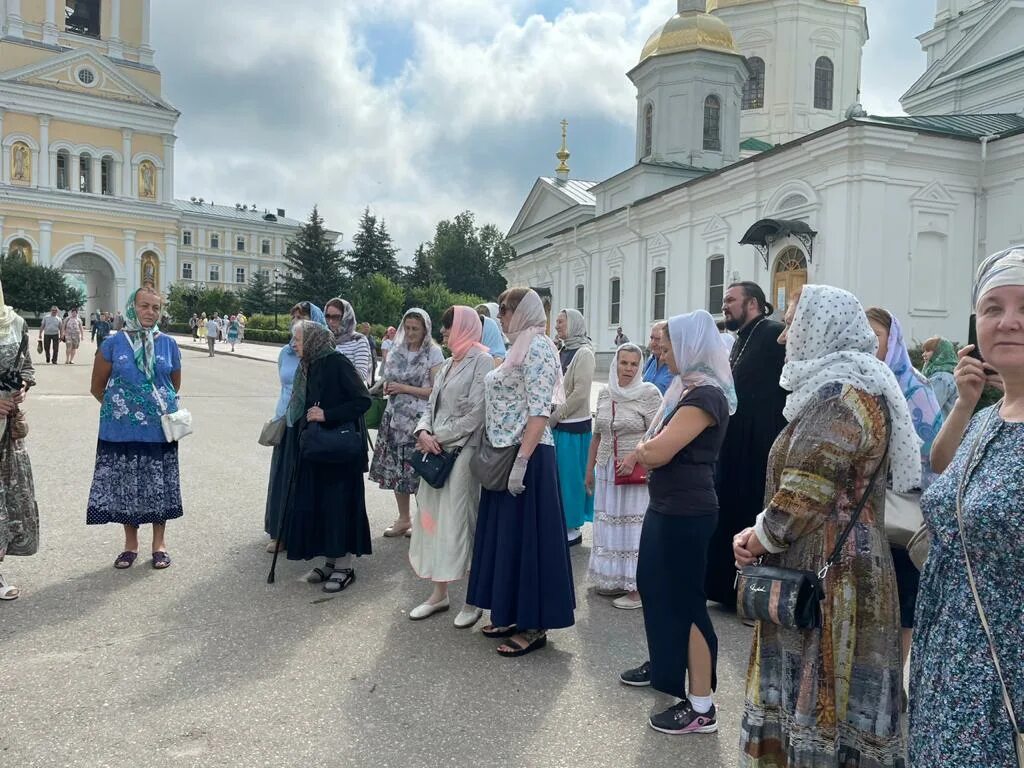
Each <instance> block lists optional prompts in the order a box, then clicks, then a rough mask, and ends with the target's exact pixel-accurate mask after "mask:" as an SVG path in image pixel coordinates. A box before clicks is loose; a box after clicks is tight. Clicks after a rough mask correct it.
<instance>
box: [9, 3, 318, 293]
mask: <svg viewBox="0 0 1024 768" xmlns="http://www.w3.org/2000/svg"><path fill="white" fill-rule="evenodd" d="M150 7H151V0H0V33H2V35H0V147H2V153H3V165H2V178H0V248H2V249H3V250H4V251H5V252H8V253H21V254H22V255H24V256H25V257H26V258H27V259H29V260H30V261H32V262H34V263H37V264H43V265H46V266H53V267H56V268H58V269H61V270H62V271H63V272H64V273H65V276H66V277H67V279H68V280H69V281H70V282H72V283H74V284H77V285H78V286H79V287H80V288H81V289H82V290H83V291H84V293H85V295H86V297H87V300H86V306H85V310H86V311H87V312H92V311H94V310H98V309H103V310H116V309H120V308H121V307H123V306H124V304H125V302H126V301H127V298H128V296H129V295H130V293H131V292H132V291H133V290H135V289H136V288H137V287H139V286H140V285H142V284H143V283H152V284H153V285H154V286H155V287H157V288H159V289H161V290H163V291H167V290H168V288H169V287H170V285H171V284H173V283H176V282H180V281H185V282H191V283H202V284H205V285H208V286H211V287H214V286H215V287H219V288H228V289H236V290H237V289H240V288H242V287H244V285H245V284H246V283H247V282H248V280H249V278H250V277H252V275H253V274H255V272H256V271H261V272H264V274H266V275H268V276H270V275H271V273H272V271H273V270H274V268H275V267H280V266H281V264H282V256H281V254H282V253H283V252H284V249H285V247H286V242H287V240H288V239H289V238H290V237H291V236H292V235H294V233H295V232H296V230H297V229H298V227H299V226H301V223H302V222H300V221H297V220H294V219H288V218H286V217H285V212H284V211H283V210H280V209H277V210H276V211H275V212H273V213H271V212H270V211H258V210H256V207H255V205H253V206H247V205H246V206H243V205H233V206H224V205H220V206H217V205H213V204H212V203H208V202H206V201H205V200H202V199H197V198H192V199H190V200H176V199H175V198H174V145H175V126H176V125H177V122H178V118H179V117H180V113H179V112H178V111H177V110H176V109H175V108H174V106H173V105H171V104H170V103H168V102H167V100H166V99H165V98H164V97H163V87H162V78H161V74H160V70H158V69H157V68H156V66H155V65H154V51H153V48H152V47H151V46H150V24H151V22H150ZM225 309H234V308H225Z"/></svg>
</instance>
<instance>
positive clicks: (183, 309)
mask: <svg viewBox="0 0 1024 768" xmlns="http://www.w3.org/2000/svg"><path fill="white" fill-rule="evenodd" d="M238 308H239V299H238V294H236V293H234V292H233V291H226V290H224V289H222V288H203V287H202V286H199V285H196V284H194V283H176V284H175V285H172V286H171V290H170V291H169V293H168V296H167V314H169V315H170V316H171V319H172V320H174V322H176V323H186V322H188V319H189V318H190V317H192V315H193V313H195V314H201V313H203V312H205V313H206V314H207V316H212V315H214V314H216V313H218V312H219V313H220V314H221V315H225V314H227V315H230V314H232V313H234V312H237V311H238Z"/></svg>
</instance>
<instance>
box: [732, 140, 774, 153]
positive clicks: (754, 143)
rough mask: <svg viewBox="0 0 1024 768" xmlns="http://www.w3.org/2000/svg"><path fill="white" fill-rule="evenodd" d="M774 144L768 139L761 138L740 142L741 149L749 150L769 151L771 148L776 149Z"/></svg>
mask: <svg viewBox="0 0 1024 768" xmlns="http://www.w3.org/2000/svg"><path fill="white" fill-rule="evenodd" d="M774 148H775V145H774V144H769V143H768V142H767V141H761V140H760V139H754V138H750V139H744V140H743V141H742V142H741V143H740V149H744V150H747V151H749V152H767V151H768V150H769V149H774Z"/></svg>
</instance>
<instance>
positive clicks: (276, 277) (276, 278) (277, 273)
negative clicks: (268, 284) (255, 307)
mask: <svg viewBox="0 0 1024 768" xmlns="http://www.w3.org/2000/svg"><path fill="white" fill-rule="evenodd" d="M280 279H281V270H279V269H275V270H274V330H275V331H276V330H277V310H278V300H277V285H278V281H279V280H280Z"/></svg>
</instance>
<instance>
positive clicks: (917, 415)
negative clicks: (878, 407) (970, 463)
mask: <svg viewBox="0 0 1024 768" xmlns="http://www.w3.org/2000/svg"><path fill="white" fill-rule="evenodd" d="M867 316H868V323H869V324H870V325H871V330H872V331H874V332H875V336H877V337H878V352H877V353H876V354H877V356H878V359H879V360H883V361H884V362H885V364H886V365H887V366H889V370H891V371H892V372H893V375H894V376H895V377H896V381H897V382H899V385H900V389H901V390H902V392H903V396H904V397H905V398H906V400H907V407H908V408H909V409H910V416H911V418H912V419H913V420H914V431H915V432H916V433H917V436H918V437H919V438H920V439H921V486H920V488H915V489H914V490H913V491H911V492H910V493H905V494H898V495H895V494H894V495H889V496H888V497H887V498H888V499H889V502H890V507H891V506H892V505H893V504H897V503H898V504H903V505H910V508H912V509H913V510H915V511H916V510H917V509H919V508H920V504H921V491H925V490H928V486H930V485H931V484H932V482H934V480H935V473H934V472H932V464H931V459H930V455H931V452H932V442H933V441H934V440H935V438H936V437H937V436H938V434H939V430H940V429H941V428H942V420H943V417H942V409H941V408H940V407H939V401H938V400H936V399H935V393H934V392H933V391H932V388H931V385H930V384H929V383H928V379H926V378H925V376H924V374H923V373H921V372H920V371H918V370H917V369H916V368H914V365H913V363H911V362H910V352H909V350H908V349H907V343H906V341H905V340H904V338H903V327H902V326H901V325H900V321H899V320H897V319H896V318H895V317H893V316H892V315H891V314H889V312H888V311H886V310H884V309H882V308H881V307H870V308H868V310H867ZM901 544H902V545H901ZM905 544H906V542H905V541H904V542H896V544H895V545H894V546H893V547H892V562H893V566H894V567H895V568H896V587H897V592H898V593H899V598H900V627H902V633H901V635H902V642H903V663H904V664H906V663H907V658H908V657H909V656H910V643H911V640H912V639H913V634H914V607H915V606H916V605H917V590H918V584H919V582H920V578H921V574H920V573H919V572H918V570H917V566H915V565H914V563H913V562H912V561H911V559H910V555H909V554H908V552H907V550H906V547H905Z"/></svg>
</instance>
